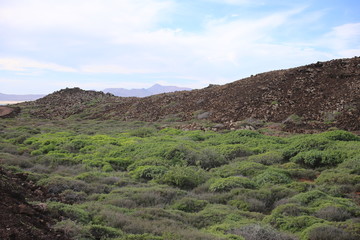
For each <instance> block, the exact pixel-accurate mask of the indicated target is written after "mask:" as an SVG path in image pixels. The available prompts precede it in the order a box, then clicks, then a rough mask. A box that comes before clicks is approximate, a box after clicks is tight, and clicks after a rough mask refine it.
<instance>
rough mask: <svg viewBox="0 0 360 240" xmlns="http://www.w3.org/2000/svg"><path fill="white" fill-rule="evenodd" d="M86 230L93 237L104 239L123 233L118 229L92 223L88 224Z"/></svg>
mask: <svg viewBox="0 0 360 240" xmlns="http://www.w3.org/2000/svg"><path fill="white" fill-rule="evenodd" d="M87 228H88V231H89V232H90V234H91V235H92V236H93V237H94V239H99V240H106V239H109V238H116V237H120V236H122V235H123V232H122V231H121V230H119V229H116V228H112V227H107V226H102V225H96V224H92V225H89V226H88V227H87Z"/></svg>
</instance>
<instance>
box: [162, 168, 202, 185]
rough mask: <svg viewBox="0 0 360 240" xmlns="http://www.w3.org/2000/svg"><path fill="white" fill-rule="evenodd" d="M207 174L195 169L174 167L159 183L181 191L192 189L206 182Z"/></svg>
mask: <svg viewBox="0 0 360 240" xmlns="http://www.w3.org/2000/svg"><path fill="white" fill-rule="evenodd" d="M207 178H208V177H207V172H205V171H204V170H203V169H201V168H196V167H180V166H174V167H171V168H170V169H169V171H167V172H166V173H165V174H164V175H163V176H162V177H161V178H160V179H159V181H160V182H162V183H165V184H168V185H172V186H176V187H179V188H182V189H192V188H194V187H196V186H198V185H200V184H201V183H204V182H205V181H206V180H207Z"/></svg>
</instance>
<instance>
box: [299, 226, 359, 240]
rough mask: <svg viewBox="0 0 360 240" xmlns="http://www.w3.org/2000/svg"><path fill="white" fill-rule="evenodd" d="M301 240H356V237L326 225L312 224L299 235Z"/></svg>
mask: <svg viewBox="0 0 360 240" xmlns="http://www.w3.org/2000/svg"><path fill="white" fill-rule="evenodd" d="M301 239H302V240H329V239H336V240H356V239H358V238H357V237H356V236H354V235H352V234H351V233H348V232H346V231H344V230H343V229H341V228H337V227H335V226H331V225H328V224H314V225H313V226H311V227H309V228H308V229H306V230H305V231H304V232H303V233H302V234H301Z"/></svg>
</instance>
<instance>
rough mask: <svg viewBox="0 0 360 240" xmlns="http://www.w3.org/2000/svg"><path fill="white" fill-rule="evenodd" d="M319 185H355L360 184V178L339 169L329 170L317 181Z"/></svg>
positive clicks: (322, 173)
mask: <svg viewBox="0 0 360 240" xmlns="http://www.w3.org/2000/svg"><path fill="white" fill-rule="evenodd" d="M315 182H316V183H317V184H331V185H333V184H351V185H355V184H357V183H359V182H360V176H359V175H355V174H349V173H347V172H345V171H341V170H339V169H329V170H325V171H322V172H321V174H320V176H319V177H318V178H317V179H316V180H315Z"/></svg>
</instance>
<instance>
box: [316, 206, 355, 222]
mask: <svg viewBox="0 0 360 240" xmlns="http://www.w3.org/2000/svg"><path fill="white" fill-rule="evenodd" d="M315 216H316V217H318V218H322V219H325V220H328V221H335V222H339V221H345V220H346V219H349V218H350V217H351V213H350V212H349V211H347V210H346V209H345V208H343V207H337V206H327V207H324V208H321V209H319V210H318V211H317V212H316V213H315Z"/></svg>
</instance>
